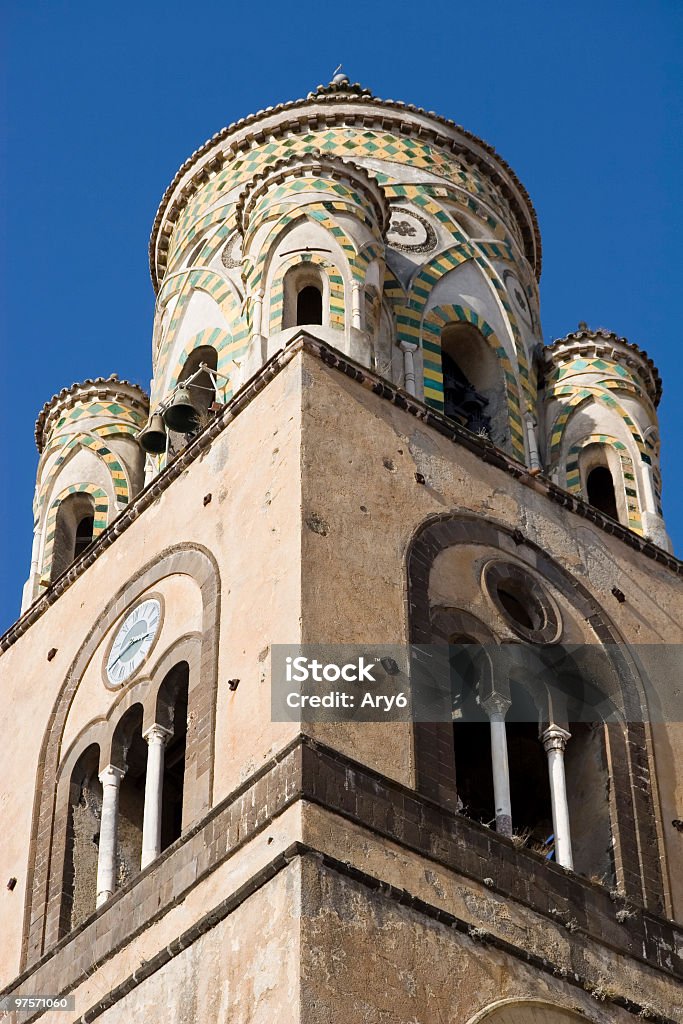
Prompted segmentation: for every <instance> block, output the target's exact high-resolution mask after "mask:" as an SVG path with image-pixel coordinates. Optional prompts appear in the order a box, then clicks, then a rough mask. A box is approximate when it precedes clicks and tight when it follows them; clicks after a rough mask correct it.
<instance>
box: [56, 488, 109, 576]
mask: <svg viewBox="0 0 683 1024" xmlns="http://www.w3.org/2000/svg"><path fill="white" fill-rule="evenodd" d="M71 494H91V495H92V497H93V500H94V502H95V510H94V522H93V540H94V539H95V538H96V537H98V536H99V535H100V534H101V533H102V531H103V530H104V529H106V526H107V518H108V515H109V499H108V498H107V495H106V494H105V492H104V491H103V490H102V488H101V487H97V486H95V484H72V485H71V486H70V487H66V488H65V489H64V490H63V491H60V493H59V494H58V495H57V497H56V498H55V500H54V501H53V502H52V505H51V506H50V509H49V511H48V514H47V519H46V520H45V547H44V553H43V571H42V574H41V580H40V583H41V586H47V585H48V584H49V582H50V570H51V568H52V555H53V552H54V545H55V532H56V528H57V514H58V512H59V506H60V505H61V503H62V502H63V501H64V499H65V498H68V497H69V495H71Z"/></svg>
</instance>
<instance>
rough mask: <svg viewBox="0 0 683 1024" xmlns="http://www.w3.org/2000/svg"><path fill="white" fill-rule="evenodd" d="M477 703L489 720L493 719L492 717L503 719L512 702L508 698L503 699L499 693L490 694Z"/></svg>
mask: <svg viewBox="0 0 683 1024" xmlns="http://www.w3.org/2000/svg"><path fill="white" fill-rule="evenodd" d="M479 703H480V704H481V706H482V708H483V709H484V711H485V712H486V714H487V715H488V716H489V718H493V717H494V715H497V716H499V717H500V718H505V716H506V714H507V713H508V710H509V708H510V705H511V704H512V701H511V700H510V698H509V697H504V696H503V695H502V694H500V693H490V694H489V695H488V697H484V699H483V700H482V701H480V702H479Z"/></svg>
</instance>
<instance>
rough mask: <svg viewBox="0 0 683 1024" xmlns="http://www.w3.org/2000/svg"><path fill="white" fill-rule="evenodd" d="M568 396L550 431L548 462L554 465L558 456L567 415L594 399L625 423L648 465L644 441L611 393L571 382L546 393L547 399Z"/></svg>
mask: <svg viewBox="0 0 683 1024" xmlns="http://www.w3.org/2000/svg"><path fill="white" fill-rule="evenodd" d="M565 396H566V397H569V401H568V402H567V403H566V404H564V405H563V407H562V409H561V410H560V412H559V414H558V416H557V418H556V419H555V422H554V423H553V426H552V428H551V431H550V464H551V466H555V465H556V464H557V462H558V459H559V457H560V450H561V445H562V438H563V437H564V431H565V427H566V426H567V421H568V420H569V417H570V416H571V415H572V414H573V413H575V412H576V411H577V409H578V408H579V407H580V406H581V405H583V404H584V403H585V402H587V401H589V400H590V399H595V400H597V401H599V402H602V403H603V405H606V406H607V407H608V408H609V409H611V410H612V412H615V413H616V414H617V416H619V417H620V418H621V420H623V422H624V423H625V425H626V427H627V429H628V431H629V433H630V435H631V437H632V438H633V442H634V444H635V446H636V448H637V450H638V452H639V453H640V457H641V459H642V460H643V462H647V463H648V465H649V464H650V463H651V459H650V456H649V454H648V452H647V450H646V446H645V442H644V441H643V438H642V437H641V435H640V433H639V431H638V428H637V427H636V424H635V423H634V422H633V420H632V419H631V417H630V416H629V414H628V413H627V412H626V410H625V409H624V408H623V406H621V405H620V404H619V403H618V402H617V400H616V399H615V398H614V396H613V395H610V394H606V393H605V392H604V391H603V390H601V389H600V388H597V387H592V386H591V387H582V388H578V389H577V388H576V386H574V385H571V384H564V385H560V386H559V387H555V388H553V390H552V391H550V392H549V394H548V399H552V398H562V397H565Z"/></svg>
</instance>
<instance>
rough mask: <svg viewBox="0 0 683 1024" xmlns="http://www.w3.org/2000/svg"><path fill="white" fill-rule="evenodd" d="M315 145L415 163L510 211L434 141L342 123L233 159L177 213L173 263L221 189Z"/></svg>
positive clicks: (351, 154)
mask: <svg viewBox="0 0 683 1024" xmlns="http://www.w3.org/2000/svg"><path fill="white" fill-rule="evenodd" d="M317 150H319V151H321V152H323V153H330V154H334V155H336V156H341V157H347V158H349V157H350V158H353V157H354V156H365V157H371V158H373V159H377V160H389V161H392V162H394V163H406V164H409V165H410V166H411V167H413V168H418V169H423V170H429V171H432V172H434V173H436V174H440V175H443V176H444V177H445V178H448V179H450V180H451V181H452V182H454V183H456V184H457V185H458V186H459V187H460V188H463V189H465V190H467V192H469V193H470V194H471V195H472V196H478V197H480V198H481V199H482V200H485V201H487V202H488V203H489V204H490V205H492V206H493V208H494V209H497V210H499V211H500V212H501V213H503V215H504V216H508V217H509V216H510V214H509V210H508V209H506V204H505V201H504V200H503V198H502V197H501V196H500V195H499V194H498V193H497V191H496V190H495V189H494V188H493V186H492V185H491V184H490V183H489V182H488V181H487V179H486V178H484V177H482V176H480V175H479V174H478V173H477V172H476V170H474V169H473V168H471V167H465V166H463V164H462V163H461V162H460V161H459V160H457V158H455V157H454V156H453V155H452V154H450V155H449V154H447V153H445V152H443V151H442V150H441V149H439V148H438V147H436V146H430V145H429V144H427V143H425V142H421V141H418V140H417V139H413V138H407V137H404V136H399V135H395V134H392V133H391V132H383V131H372V130H368V131H364V132H358V131H357V130H355V129H348V128H343V127H339V128H332V129H323V130H317V131H311V132H308V133H307V134H296V135H291V136H288V137H287V138H284V139H279V140H276V141H273V142H271V143H268V144H267V145H262V144H260V145H259V144H255V145H254V146H253V148H252V149H250V150H248V151H246V152H245V153H240V154H238V155H237V157H236V158H235V159H233V160H230V161H229V162H228V163H227V164H226V166H225V167H224V168H223V169H222V170H221V171H220V172H219V173H218V174H217V175H216V176H215V177H214V178H212V179H211V180H210V181H209V182H208V183H207V184H206V185H205V186H204V187H203V188H202V189H201V190H200V192H199V193H197V195H196V196H195V197H193V199H192V200H191V201H190V202H189V203H188V205H187V207H186V209H185V210H184V211H183V213H182V214H181V216H180V217H179V219H178V223H177V225H176V227H175V229H174V231H173V236H172V238H171V245H170V248H169V254H168V255H169V264H170V261H171V260H172V259H173V258H174V254H175V251H176V246H177V244H178V242H179V241H180V240H181V239H182V238H184V236H185V233H186V231H187V230H188V228H189V227H190V226H191V225H193V224H197V223H198V222H199V221H200V219H201V218H202V217H203V216H204V214H206V213H207V212H208V210H209V209H210V208H211V207H212V206H213V205H214V204H215V203H216V202H217V201H218V200H219V199H220V198H221V195H222V194H224V193H225V192H230V191H232V189H234V188H235V187H236V186H238V185H240V184H242V183H246V182H247V181H249V180H250V179H251V178H252V177H253V176H254V175H255V174H259V173H262V172H263V170H264V169H265V168H266V167H268V166H271V165H272V164H273V163H275V162H276V161H277V160H280V159H284V158H286V157H289V156H292V155H293V154H296V153H300V154H302V155H303V154H307V153H312V152H315V151H317ZM510 219H512V218H511V217H510Z"/></svg>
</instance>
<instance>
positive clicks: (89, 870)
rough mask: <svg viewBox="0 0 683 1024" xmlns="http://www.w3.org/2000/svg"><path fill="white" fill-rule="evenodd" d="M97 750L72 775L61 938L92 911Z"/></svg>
mask: <svg viewBox="0 0 683 1024" xmlns="http://www.w3.org/2000/svg"><path fill="white" fill-rule="evenodd" d="M99 762H100V748H99V747H98V746H97V744H96V743H93V744H91V745H90V746H89V747H87V748H86V749H85V750H84V751H83V753H82V754H81V756H80V757H79V759H78V761H77V762H76V764H75V766H74V769H73V771H72V773H71V782H70V786H69V811H68V816H67V825H66V856H65V858H64V881H63V886H62V892H63V898H62V905H61V911H60V928H59V931H60V935H66V933H67V932H69V931H71V930H72V929H73V928H77V927H78V925H79V924H80V923H81V921H83V920H85V918H86V917H88V916H89V915H90V914H92V912H93V911H94V910H95V894H96V881H97V855H98V847H99V832H100V812H101V810H102V786H101V785H100V781H99V779H98V769H99Z"/></svg>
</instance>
